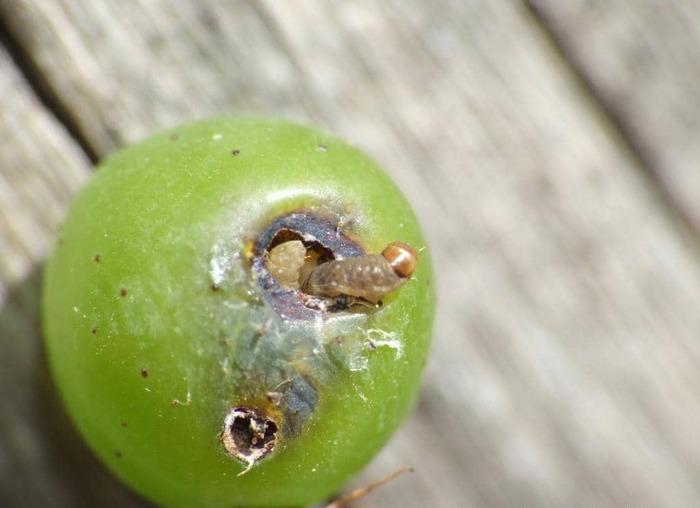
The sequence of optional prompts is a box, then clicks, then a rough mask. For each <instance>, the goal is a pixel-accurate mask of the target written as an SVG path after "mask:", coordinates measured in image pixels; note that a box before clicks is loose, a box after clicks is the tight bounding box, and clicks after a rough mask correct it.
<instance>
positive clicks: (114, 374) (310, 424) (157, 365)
mask: <svg viewBox="0 0 700 508" xmlns="http://www.w3.org/2000/svg"><path fill="white" fill-rule="evenodd" d="M293 213H297V214H301V215H304V214H309V215H310V216H313V217H321V218H322V219H323V220H326V221H327V222H328V223H329V224H331V225H332V226H333V228H334V230H335V233H336V234H341V235H343V237H344V238H346V239H348V240H351V241H352V242H355V243H356V245H358V246H360V248H361V249H362V250H364V251H365V252H368V253H369V252H381V250H382V249H383V248H384V246H386V245H387V244H388V243H390V242H392V241H402V242H407V243H409V244H411V245H413V246H415V247H416V248H417V249H420V261H419V264H418V268H417V270H416V272H415V275H414V276H413V277H412V278H411V279H410V280H409V281H408V283H407V284H405V285H404V286H403V287H402V288H400V289H399V290H398V291H396V292H395V293H392V294H390V295H387V297H386V298H385V300H384V302H383V303H384V304H383V306H381V307H380V308H373V307H370V306H355V307H352V308H349V309H345V310H341V311H339V312H320V311H311V312H310V313H307V314H305V316H306V317H302V318H290V317H289V316H286V315H285V314H284V312H280V311H279V309H275V308H273V306H272V305H270V294H267V293H266V291H268V290H267V289H265V288H264V287H263V286H264V284H262V283H261V281H263V279H264V277H263V276H261V274H260V273H259V271H258V272H256V269H255V263H254V262H252V261H254V258H255V256H256V255H258V254H259V253H260V249H261V247H260V245H257V244H256V242H257V241H258V239H259V238H260V236H261V235H262V234H263V232H265V231H267V234H268V236H270V232H269V230H266V228H269V227H270V224H273V223H274V222H275V220H276V219H278V218H279V217H285V216H288V215H289V214H293ZM321 222H323V221H321ZM256 245H257V247H256ZM425 246H426V243H425V240H424V237H423V235H422V233H421V230H420V227H419V225H418V222H417V220H416V218H415V216H414V214H413V212H412V210H411V208H410V206H409V204H408V203H407V202H406V200H405V198H404V197H403V196H402V194H401V193H400V191H398V190H397V188H396V187H395V185H394V184H393V183H392V182H391V180H390V179H389V178H388V177H387V176H386V174H385V173H384V172H383V171H382V170H381V169H379V168H378V167H377V165H376V164H375V163H374V162H373V161H371V160H370V159H369V158H368V157H367V156H365V155H364V154H363V153H361V152H360V151H359V150H357V149H356V148H353V147H351V146H349V145H348V144H346V143H345V142H343V141H342V140H339V139H337V138H336V137H333V136H331V135H329V134H327V133H324V132H322V131H319V130H317V129H314V128H309V127H305V126H300V125H296V124H292V123H289V122H285V121H281V120H275V119H265V118H253V117H221V118H213V119H209V120H204V121H200V122H196V123H191V124H188V125H183V126H180V127H177V128H174V129H170V130H167V131H164V132H161V133H158V134H156V135H154V136H152V137H150V138H149V139H147V140H145V141H143V142H141V143H138V144H136V145H134V146H131V147H128V148H125V149H122V150H120V151H119V152H117V153H115V154H114V155H112V156H111V157H109V158H107V159H106V160H105V161H103V162H102V163H101V164H99V166H98V167H97V170H96V172H95V174H94V176H93V177H92V179H91V181H90V182H89V183H88V184H87V186H86V187H85V188H84V189H83V190H82V192H80V193H79V195H78V196H77V197H76V199H75V201H74V203H73V204H72V206H71V208H70V210H69V213H68V216H67V218H66V221H65V223H64V224H63V226H62V229H61V231H60V235H59V240H58V243H57V246H56V249H55V252H54V254H53V256H52V258H51V259H50V260H49V262H48V264H47V266H46V271H45V280H44V288H43V318H44V329H45V341H46V347H47V352H48V358H49V364H50V368H51V371H52V374H53V377H54V379H55V382H56V385H57V386H58V389H59V392H60V394H61V397H62V399H63V401H64V403H65V406H66V407H67V409H68V412H69V414H70V415H71V417H72V419H73V421H74V422H75V424H76V426H77V428H78V429H79V431H80V433H81V434H82V435H83V437H84V438H85V440H86V441H87V442H88V444H89V445H90V446H91V448H92V449H93V450H94V451H95V453H96V454H97V455H98V456H99V457H100V458H101V460H102V461H103V462H104V463H105V464H106V465H107V466H108V468H109V469H110V470H112V471H113V472H114V473H115V474H116V475H117V476H118V477H120V478H121V479H122V480H123V481H124V482H126V483H127V484H128V485H130V486H131V487H132V488H134V489H135V490H136V491H138V492H140V493H141V494H142V495H144V496H145V497H147V498H149V499H151V500H152V501H154V502H156V503H158V504H159V505H164V506H173V507H177V506H182V507H200V506H201V507H223V506H306V505H309V504H311V503H314V502H318V501H321V500H323V499H327V498H328V497H329V496H332V495H333V494H335V493H337V492H338V491H339V490H340V489H341V488H342V486H343V484H344V483H345V482H347V481H348V480H349V479H350V478H351V477H352V476H353V475H354V474H356V472H357V471H358V470H359V469H360V468H362V467H363V466H364V465H365V464H366V463H367V462H368V461H369V460H370V459H371V458H372V457H373V456H374V455H375V454H376V453H377V452H378V451H379V449H380V448H381V447H382V446H383V445H384V444H385V443H386V441H387V440H388V439H389V438H390V436H391V435H392V433H393V432H394V431H395V430H396V428H397V427H398V425H399V424H400V423H401V421H402V420H403V419H404V418H405V417H406V415H407V413H408V412H409V410H410V409H411V407H412V405H413V403H414V401H415V398H416V394H417V392H418V389H419V385H420V380H421V375H422V372H423V368H424V365H425V362H426V358H427V355H428V352H429V346H430V340H431V332H432V321H433V314H434V300H435V298H434V290H433V279H432V272H431V264H430V258H429V254H428V252H427V249H425ZM256 249H257V251H256ZM256 252H257V253H258V254H256ZM258 265H259V264H258ZM263 275H264V274H263ZM237 406H249V407H256V408H258V409H260V410H262V411H267V412H269V414H270V415H271V416H272V417H273V418H277V422H278V424H279V432H278V435H277V442H276V445H275V448H274V450H273V451H272V452H271V453H270V454H269V455H268V456H267V457H265V458H264V459H262V460H259V461H258V462H257V463H255V464H254V465H253V466H252V467H251V468H250V470H249V471H246V472H245V474H240V473H242V472H244V471H245V469H246V465H245V464H243V463H241V462H239V461H238V460H236V459H234V458H233V457H232V456H231V455H229V454H228V453H227V451H226V449H225V448H224V446H223V445H222V433H223V432H224V428H223V426H224V419H225V418H226V415H227V414H228V413H229V411H230V410H231V408H233V407H237Z"/></svg>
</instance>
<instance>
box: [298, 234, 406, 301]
mask: <svg viewBox="0 0 700 508" xmlns="http://www.w3.org/2000/svg"><path fill="white" fill-rule="evenodd" d="M417 262H418V255H417V253H416V251H415V250H414V249H413V248H412V247H410V246H409V245H406V244H403V243H399V242H395V243H392V244H389V246H388V247H387V248H386V249H384V252H382V253H381V254H368V255H367V256H359V257H352V258H345V259H339V260H334V261H329V262H327V263H323V264H321V265H319V266H318V267H317V268H316V269H315V270H313V271H312V272H311V273H310V274H309V277H308V278H307V279H306V281H305V282H304V286H303V288H302V290H303V291H304V292H305V293H307V294H310V295H315V296H322V297H327V298H334V297H337V296H341V295H346V296H352V297H355V298H363V299H364V300H367V301H368V302H371V303H377V302H379V301H380V300H381V299H382V298H383V297H384V296H385V295H386V294H388V293H391V292H392V291H395V290H397V289H398V288H400V287H401V286H403V285H404V284H405V283H406V281H407V280H408V278H409V277H410V276H411V274H412V273H413V270H414V269H415V266H416V264H417Z"/></svg>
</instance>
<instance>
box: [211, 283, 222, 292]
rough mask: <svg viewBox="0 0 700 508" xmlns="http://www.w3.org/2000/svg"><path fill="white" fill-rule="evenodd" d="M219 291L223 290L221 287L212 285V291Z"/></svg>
mask: <svg viewBox="0 0 700 508" xmlns="http://www.w3.org/2000/svg"><path fill="white" fill-rule="evenodd" d="M219 289H221V288H220V287H219V286H217V285H216V284H212V285H211V290H212V291H218V290H219Z"/></svg>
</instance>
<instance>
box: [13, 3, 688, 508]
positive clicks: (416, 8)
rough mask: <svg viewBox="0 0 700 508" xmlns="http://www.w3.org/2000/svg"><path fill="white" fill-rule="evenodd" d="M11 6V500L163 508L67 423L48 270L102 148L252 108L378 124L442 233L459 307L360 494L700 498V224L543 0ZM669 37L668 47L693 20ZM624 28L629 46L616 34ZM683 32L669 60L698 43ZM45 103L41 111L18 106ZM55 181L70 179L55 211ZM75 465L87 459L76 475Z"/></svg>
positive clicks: (387, 161) (608, 500)
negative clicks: (550, 19)
mask: <svg viewBox="0 0 700 508" xmlns="http://www.w3.org/2000/svg"><path fill="white" fill-rule="evenodd" d="M539 3H542V2H538V4H539ZM618 3H619V2H618ZM647 3H649V4H650V3H651V2H647ZM601 5H602V4H601ZM543 9H544V7H543ZM552 9H554V8H552ZM536 12H539V11H537V10H536ZM562 12H563V11H562ZM569 12H573V11H569ZM613 14H614V15H616V16H618V17H621V18H624V17H627V16H633V15H634V13H633V12H632V10H631V9H630V10H625V9H622V8H619V9H617V10H614V11H613ZM570 19H573V18H570ZM0 20H2V25H0V26H6V27H7V29H8V33H9V35H8V40H10V41H14V42H13V48H14V51H15V54H16V55H25V56H26V60H22V59H21V58H16V61H15V64H14V65H13V64H12V63H11V62H9V60H7V58H6V57H4V56H3V57H0V58H4V59H5V60H4V61H0V79H2V80H12V82H13V83H14V85H13V87H12V88H11V90H13V91H12V92H11V93H10V94H8V93H7V92H6V93H5V94H4V95H5V96H4V97H1V98H0V108H1V109H0V133H2V134H3V137H2V138H0V139H2V143H0V163H1V164H2V166H0V176H2V180H1V184H0V192H1V193H2V196H3V199H1V200H0V242H2V243H1V244H0V245H2V264H1V265H0V266H2V267H3V268H2V270H3V271H2V272H1V273H0V275H2V279H1V281H2V287H3V288H4V293H2V294H3V299H4V302H5V303H4V304H3V305H4V309H3V310H2V311H0V320H1V321H0V323H1V326H0V330H2V332H0V365H1V368H0V376H2V377H1V378H0V379H1V380H2V381H3V386H4V387H5V386H7V387H9V386H13V388H7V393H8V394H10V395H8V396H7V397H5V398H3V399H2V401H1V402H0V489H1V490H0V500H8V502H9V503H10V505H12V503H14V505H15V506H30V507H31V506H45V505H47V504H51V506H95V505H100V506H107V505H112V506H118V505H119V506H127V505H138V504H139V501H137V500H136V498H135V497H130V495H129V494H128V493H127V492H126V491H123V490H120V489H119V487H118V485H117V484H116V483H115V482H111V480H110V479H109V477H108V476H106V474H105V473H104V472H103V471H102V470H101V469H100V468H98V467H96V466H95V463H94V461H92V459H90V458H89V456H88V455H86V454H85V450H84V448H82V446H81V445H80V444H79V442H78V441H77V438H76V437H75V435H74V434H71V432H70V429H69V427H68V426H67V424H66V422H65V421H63V422H62V423H59V424H58V429H55V428H54V429H49V430H47V424H46V423H45V422H43V420H42V415H43V414H44V413H43V411H42V410H43V408H44V404H46V405H47V406H48V407H51V406H52V405H55V404H56V403H55V401H54V400H53V398H52V397H53V396H52V395H51V392H50V390H48V389H47V388H45V385H46V379H45V377H43V378H42V376H46V374H45V367H44V366H43V363H42V360H41V356H40V353H39V351H40V349H39V344H38V331H37V330H38V325H37V322H36V320H37V315H36V312H37V306H38V304H37V295H38V290H37V284H38V282H37V281H38V277H37V276H36V271H37V270H38V267H39V264H40V258H41V257H42V256H43V254H44V253H45V250H46V246H47V245H48V244H49V242H50V237H51V233H52V232H53V231H54V230H55V228H56V224H57V221H58V218H59V217H60V216H61V214H62V213H63V210H64V209H65V204H66V200H67V198H68V195H70V194H71V193H73V192H74V191H75V189H76V188H77V187H79V185H80V184H81V183H82V182H83V181H84V177H85V168H86V158H85V156H83V155H81V154H80V152H79V151H78V146H83V147H85V148H86V149H87V150H88V152H90V153H92V154H95V155H97V156H100V157H101V156H103V155H105V154H107V153H108V152H109V151H111V150H113V149H114V148H115V147H118V146H121V145H123V144H125V143H128V142H132V141H135V140H137V139H139V138H141V137H142V136H144V135H146V134H147V133H149V132H150V131H151V130H153V129H155V128H158V127H161V126H165V125H171V124H174V123H176V122H180V121H182V120H186V119H190V118H194V117H199V116H204V115H210V114H219V113H239V112H246V113H264V114H274V115H282V116H287V117H290V118H294V119H298V120H302V121H306V122H310V123H315V124H318V125H322V126H326V127H328V128H329V129H331V130H333V131H335V132H337V133H338V134H341V135H343V136H345V137H347V138H349V139H351V140H353V141H354V142H355V143H356V144H358V145H359V146H361V147H362V148H364V149H366V150H367V151H368V152H370V153H371V154H372V155H373V156H375V157H376V158H377V159H378V160H379V161H380V162H381V163H382V164H383V165H384V166H385V167H386V168H387V170H388V171H389V172H390V173H391V174H392V176H393V177H394V178H395V179H396V180H397V181H398V183H399V185H400V186H401V187H402V188H403V189H404V190H405V191H406V193H407V195H408V197H409V199H410V200H411V201H412V202H413V203H415V207H416V210H417V212H418V214H419V216H420V217H421V218H422V221H423V223H424V225H425V227H426V230H427V233H428V236H429V238H430V240H431V248H432V251H433V254H434V260H435V268H436V271H437V275H438V284H439V298H440V302H439V312H438V322H437V326H436V337H435V339H436V340H435V348H434V354H433V358H432V361H431V363H430V365H429V369H428V373H427V378H426V387H425V390H424V393H423V395H422V397H421V400H420V403H419V406H418V408H417V411H416V413H415V414H414V416H413V417H412V418H411V419H410V420H409V421H408V422H407V424H406V425H405V426H404V428H403V429H402V430H401V432H400V433H399V434H398V435H397V436H396V438H395V439H394V440H393V441H392V442H391V444H390V445H389V446H388V447H387V448H386V450H385V451H383V452H382V454H381V455H380V456H379V458H378V459H377V460H376V461H375V462H374V463H373V464H372V465H371V466H370V467H369V468H368V470H367V471H366V472H364V473H363V475H362V476H361V477H360V478H358V479H357V480H356V482H355V484H356V485H361V484H366V483H368V482H369V481H371V480H372V479H375V478H378V477H380V476H383V475H385V474H387V473H388V472H390V471H392V470H394V469H396V468H398V467H401V466H405V465H412V466H414V467H416V469H417V471H416V472H415V473H414V474H413V475H412V476H411V477H410V479H406V478H402V479H399V480H396V482H395V483H393V484H391V485H389V486H387V487H385V488H383V489H381V490H379V491H377V492H375V493H373V494H372V497H370V498H368V499H367V500H365V501H362V502H360V503H358V505H360V506H362V505H364V506H374V505H378V506H397V507H398V506H401V507H418V506H511V505H512V506H532V507H540V506H615V505H617V506H620V505H625V506H641V505H644V506H693V505H697V504H698V503H700V485H698V483H697V481H696V479H697V478H698V475H699V473H700V441H697V440H693V439H692V436H693V435H694V433H695V430H696V429H697V428H698V427H699V426H700V400H698V397H697V396H696V394H697V392H698V391H699V390H700V369H697V365H698V362H699V361H700V343H699V342H698V340H697V338H698V333H699V332H700V312H699V311H698V309H699V308H700V266H699V264H698V245H697V239H696V237H695V236H694V234H693V232H692V230H691V229H689V228H687V227H685V225H684V223H683V222H682V221H679V220H678V217H679V214H678V213H677V209H676V208H673V207H672V206H671V205H673V204H674V203H673V201H672V200H666V199H664V196H663V193H662V192H660V191H659V188H658V187H657V185H656V182H655V180H654V179H651V178H647V177H646V176H645V169H646V168H645V167H643V166H644V163H645V162H646V161H647V160H648V159H649V156H648V155H647V154H646V153H645V154H640V153H637V152H636V151H635V150H636V149H637V144H634V143H630V142H629V140H628V139H627V138H625V136H626V135H627V132H626V131H620V130H619V129H618V128H617V126H618V124H619V120H614V121H611V120H610V118H608V117H607V116H606V111H607V110H606V107H607V105H606V104H605V103H603V104H602V106H603V107H601V104H600V103H598V102H596V101H595V97H594V96H592V95H591V94H590V93H588V89H587V88H585V87H584V86H582V83H581V81H580V80H579V78H578V76H576V75H575V73H573V72H572V66H571V63H570V62H568V61H566V60H565V59H562V56H561V53H560V52H559V51H558V50H557V48H556V47H555V46H554V45H553V42H552V40H551V39H550V37H549V36H548V34H547V33H546V32H544V31H543V30H542V26H541V25H540V23H538V22H537V18H536V16H533V11H532V10H531V9H529V8H528V7H526V6H525V5H524V4H520V3H516V2H509V1H506V0H500V1H488V2H487V1H477V0H471V1H469V0H467V1H465V0H452V1H449V0H439V1H430V2H427V1H421V0H410V1H405V2H372V1H370V0H362V1H357V2H336V3H329V2H323V3H322V2H313V1H311V0H304V1H296V2H285V3H281V2H272V1H269V2H252V1H251V2H224V1H223V0H220V1H217V0H209V1H204V2H197V1H195V0H191V1H188V0H182V1H178V2H172V1H170V2H166V1H164V0H155V1H148V2H146V1H139V0H129V1H119V2H117V1H114V2H81V1H79V0H61V1H55V2H33V1H30V0H24V1H19V0H17V1H13V2H10V1H7V0H4V1H2V0H0ZM617 22H618V23H619V24H624V22H625V21H624V19H619V20H617ZM647 23H648V24H647V25H645V31H646V33H647V34H652V35H653V34H655V33H656V32H655V30H656V26H655V24H654V23H653V20H652V21H648V22H647ZM689 30H690V33H692V34H693V36H697V31H696V30H694V29H689ZM658 35H659V36H657V37H648V38H647V39H646V42H647V44H649V45H651V46H654V48H657V46H659V45H663V41H664V40H665V38H666V37H669V38H672V37H673V35H674V33H673V31H670V30H668V33H667V30H666V29H665V28H664V29H661V31H660V32H659V34H658ZM662 36H663V37H662ZM599 44H601V45H600V46H599V48H598V51H601V52H605V51H610V52H612V53H614V52H615V51H619V47H618V45H619V43H618V42H617V41H616V39H614V38H610V39H609V42H608V43H607V44H608V45H609V46H608V47H607V48H606V47H605V45H604V44H605V43H604V42H602V43H599ZM678 44H679V45H680V46H681V49H678V48H677V47H676V46H674V45H672V44H670V43H669V47H670V49H669V50H668V51H670V53H669V54H673V55H676V54H677V52H678V51H687V47H686V46H685V45H684V44H686V43H678ZM687 44H690V42H687ZM659 51H661V50H659ZM577 65H578V64H577ZM610 65H611V67H612V64H610ZM20 70H24V71H28V75H29V76H30V81H31V82H32V84H33V85H34V86H40V88H41V90H42V94H43V96H44V97H45V100H46V101H47V103H48V105H49V107H50V108H52V109H53V110H54V111H56V112H57V114H58V115H59V117H60V120H61V121H62V122H63V123H64V124H65V125H67V126H68V128H69V129H70V131H71V132H72V133H74V134H75V136H76V140H71V139H70V138H68V136H66V133H65V130H64V129H63V128H62V127H61V122H59V121H57V120H56V119H55V118H52V116H51V114H50V113H49V112H48V111H47V110H46V108H42V105H41V104H39V103H38V102H37V101H36V100H34V99H32V91H31V87H30V86H29V85H28V83H27V82H24V81H23V80H22V79H21V78H20V77H19V74H20ZM692 72H694V76H695V77H696V78H697V77H698V74H700V73H698V72H697V71H692ZM672 75H673V74H672V73H671V74H669V76H672ZM37 76H39V77H40V78H41V83H39V84H38V83H36V77H37ZM688 79H689V80H691V78H688ZM616 82H617V83H618V84H619V89H618V90H617V91H616V95H623V96H624V95H626V94H629V95H630V96H631V95H632V94H633V91H632V90H630V89H629V87H631V84H633V83H634V80H627V81H625V80H624V79H623V77H620V78H619V79H618V80H617V81H616ZM669 82H673V80H672V79H671V78H669ZM689 82H691V81H689ZM676 86H685V85H682V84H680V85H676ZM626 87H628V88H626ZM3 90H5V87H3ZM635 93H636V91H635ZM13 97H16V98H13ZM20 98H24V99H22V100H25V101H27V103H28V104H29V106H27V109H28V110H31V111H33V112H34V113H33V114H34V115H36V116H37V117H38V118H41V119H42V120H41V121H37V122H35V123H36V124H37V125H34V124H32V123H26V122H19V121H15V122H14V123H12V122H10V121H8V120H7V118H12V116H11V115H9V113H8V112H9V111H11V110H12V108H13V107H16V106H13V105H15V104H17V103H18V101H19V100H20ZM643 99H644V96H640V97H639V98H638V99H637V100H636V101H634V103H633V104H632V103H631V104H630V105H629V106H628V107H626V109H625V111H627V113H626V114H629V115H641V116H637V117H635V116H630V118H642V119H643V118H646V117H649V116H656V115H657V114H658V116H659V117H661V115H662V114H666V115H667V117H668V118H671V116H672V114H671V113H668V112H667V108H668V107H670V105H663V104H661V105H659V106H658V107H657V109H656V110H647V111H646V112H640V111H639V110H638V109H635V107H637V108H639V106H638V105H639V104H640V103H644V100H643ZM635 104H636V106H635ZM616 114H617V113H616ZM24 115H26V113H22V115H20V117H22V116H24ZM645 115H646V116H645ZM640 121H641V120H640ZM654 125H656V127H655V126H654ZM666 125H668V124H667V123H664V121H661V120H659V121H658V122H657V123H656V124H653V123H651V124H650V125H649V126H648V127H646V129H647V130H646V131H640V132H642V133H648V136H649V137H650V138H651V137H653V136H652V135H653V134H654V131H655V129H663V128H665V127H664V126H666ZM8 133H9V134H8ZM656 134H658V135H661V134H660V132H657V133H656ZM640 136H641V134H640ZM644 136H647V134H644ZM640 139H641V138H640ZM644 139H647V138H644ZM57 140H58V141H57ZM684 143H685V144H684V145H683V146H684V147H685V148H684V149H685V150H686V151H685V155H683V157H686V159H685V160H689V159H690V158H691V157H692V153H693V152H692V149H694V148H693V147H692V142H690V141H685V142H684ZM661 144H662V143H659V145H661ZM29 145H31V146H33V150H36V153H39V154H43V155H41V157H40V158H38V159H34V158H31V155H30V151H29V150H27V149H26V148H23V147H26V146H29ZM644 146H649V147H651V148H650V150H651V151H652V152H653V153H661V152H656V151H655V150H657V148H655V147H656V146H657V145H651V144H649V145H644ZM659 150H660V148H659ZM16 154H19V155H16ZM668 157H671V156H670V155H668ZM669 160H670V159H669ZM664 164H666V163H664ZM668 164H669V165H671V163H670V162H669V163H668ZM674 164H675V163H674ZM682 166H683V165H682V164H681V163H678V167H682ZM678 174H680V173H678ZM32 175H34V176H32ZM679 178H681V177H679ZM689 178H690V177H689ZM50 182H53V183H50ZM56 182H60V185H62V186H63V187H56V185H58V183H56ZM688 185H690V183H688ZM669 188H670V187H669ZM36 189H44V190H43V191H42V190H36ZM56 189H64V190H56ZM35 192H36V193H37V194H36V195H40V192H45V193H47V194H49V195H51V193H57V194H60V199H58V198H57V199H56V202H57V203H58V204H57V205H56V206H57V208H56V211H55V213H51V214H47V213H45V211H44V208H45V207H46V200H45V199H36V200H34V201H33V200H31V199H30V198H29V196H32V195H34V193H35ZM673 195H674V196H675V195H676V194H675V193H674V194H673ZM678 195H680V194H678ZM5 196H8V197H7V199H6V198H5ZM12 200H14V201H12ZM49 202H50V201H49ZM15 203H16V204H15ZM678 203H681V201H680V200H679V201H678ZM686 205H687V200H686ZM679 206H681V205H679ZM683 206H685V205H683ZM691 208H692V207H691ZM682 212H683V213H686V208H682ZM49 216H50V220H48V219H47V217H49ZM32 231H33V232H34V233H32ZM32 274H33V275H32ZM13 288H14V289H13ZM5 330H10V332H6V331H5ZM29 373H31V375H30V374H29ZM37 373H38V374H37ZM37 379H39V380H41V379H43V381H41V382H38V381H37ZM12 380H16V381H12ZM10 383H16V384H15V385H11V384H10ZM40 387H43V388H40ZM3 393H5V389H4V388H3ZM50 414H51V415H60V412H59V411H58V409H56V408H55V407H54V409H52V410H51V411H50ZM57 418H59V417H57ZM59 420H60V418H59ZM18 429H19V430H18ZM66 436H68V437H66ZM37 441H38V444H39V446H37ZM57 443H59V444H57ZM45 448H46V449H45ZM47 450H48V451H47ZM59 451H60V453H57V452H59ZM65 456H68V457H70V456H75V457H80V458H79V459H73V460H70V461H69V462H68V464H67V467H64V468H62V467H61V462H60V461H62V460H63V457H65ZM54 462H55V464H54ZM34 472H36V474H37V475H39V476H38V479H39V480H40V483H41V484H42V488H41V489H39V488H37V486H36V484H35V483H36V481H37V480H36V479H35V478H33V476H32V475H33V473H34ZM95 475H96V476H97V480H95V482H94V483H95V484H97V485H99V486H100V488H99V489H97V488H94V487H92V486H91V481H92V479H93V476H95ZM110 482H111V483H110ZM81 486H82V488H83V489H84V491H81ZM100 492H102V494H100ZM81 494H82V495H81ZM101 496H104V497H101ZM50 498H51V499H53V498H55V501H52V502H51V503H48V502H47V499H50ZM115 499H116V501H115Z"/></svg>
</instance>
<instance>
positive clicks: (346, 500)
mask: <svg viewBox="0 0 700 508" xmlns="http://www.w3.org/2000/svg"><path fill="white" fill-rule="evenodd" d="M407 471H408V472H411V473H412V472H413V468H412V467H402V468H401V469H399V470H398V471H394V472H393V473H391V474H390V475H389V476H387V477H386V478H382V479H381V480H377V481H376V482H374V483H371V484H369V485H367V486H366V487H360V488H359V489H355V490H353V491H352V492H350V493H349V494H345V495H344V496H340V497H338V498H336V499H334V500H333V501H331V502H330V504H327V505H326V508H343V507H344V506H347V505H348V504H350V503H352V502H353V501H357V500H358V499H362V498H363V497H365V496H366V495H367V494H369V493H370V492H372V491H373V490H374V489H376V488H378V487H381V486H382V485H385V484H387V483H389V482H390V481H391V480H393V479H394V478H396V477H397V476H399V475H401V474H403V473H405V472H407Z"/></svg>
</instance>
